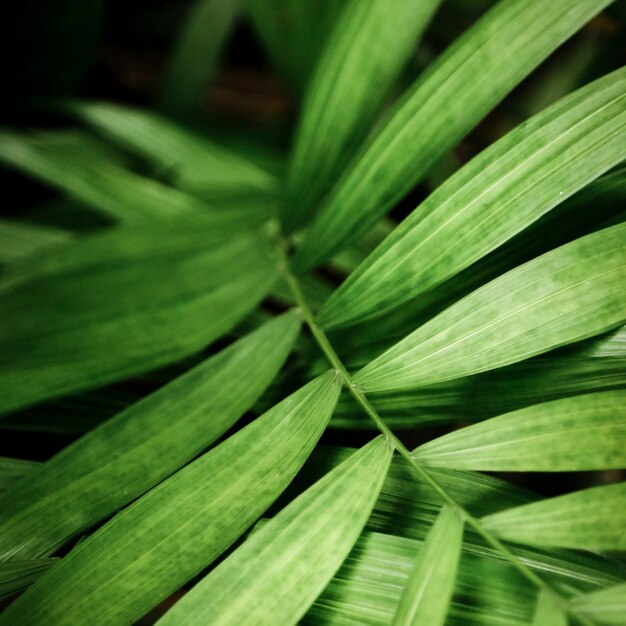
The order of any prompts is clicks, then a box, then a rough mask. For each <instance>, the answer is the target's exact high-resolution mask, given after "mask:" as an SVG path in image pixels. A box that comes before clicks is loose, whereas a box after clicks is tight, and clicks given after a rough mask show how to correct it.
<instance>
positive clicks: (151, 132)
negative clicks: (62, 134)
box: [66, 101, 276, 197]
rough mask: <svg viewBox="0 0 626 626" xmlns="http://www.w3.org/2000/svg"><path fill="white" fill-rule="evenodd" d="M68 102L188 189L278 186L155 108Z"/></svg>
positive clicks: (221, 191) (214, 191)
mask: <svg viewBox="0 0 626 626" xmlns="http://www.w3.org/2000/svg"><path fill="white" fill-rule="evenodd" d="M66 108H67V109H68V110H69V111H70V112H71V113H72V114H74V115H76V116H77V117H79V118H80V119H81V120H83V121H84V122H86V123H87V124H89V125H90V126H92V127H93V128H94V130H96V131H97V132H99V133H102V134H103V135H104V136H105V137H107V138H108V139H110V140H111V141H114V142H115V143H118V144H119V145H120V146H121V147H123V148H125V149H127V150H130V151H132V152H134V153H135V154H137V155H139V156H140V157H142V158H144V159H146V160H147V161H148V162H149V163H150V164H151V165H152V166H153V167H154V168H155V169H156V171H157V173H159V174H160V175H161V176H165V177H166V178H167V179H168V180H171V181H172V183H173V184H174V185H176V186H177V187H179V188H180V189H183V190H185V191H188V192H192V193H197V194H202V195H203V196H206V195H209V194H210V195H211V196H218V197H219V196H220V195H228V194H238V195H240V194H242V193H259V192H269V191H273V190H274V189H275V187H276V180H275V179H274V178H273V177H272V176H271V175H270V174H267V173H266V172H265V171H263V170H262V169H260V168H259V167H257V166H256V165H254V164H253V163H250V162H249V161H248V160H246V159H244V158H241V157H240V156H239V155H237V154H235V153H234V152H233V151H232V150H228V149H227V148H224V147H222V146H220V145H218V144H217V143H215V142H211V141H209V140H208V139H207V138H205V137H203V136H202V135H201V134H200V133H198V132H193V131H191V130H190V129H187V128H185V127H184V126H182V125H179V124H177V123H175V122H173V121H172V120H169V119H167V118H166V117H162V116H159V115H157V114H156V113H153V112H151V111H147V110H142V109H137V108H133V107H130V106H126V105H121V104H115V103H112V102H81V101H72V102H69V103H67V104H66Z"/></svg>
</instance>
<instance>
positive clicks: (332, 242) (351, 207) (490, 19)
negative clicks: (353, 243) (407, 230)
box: [295, 0, 610, 270]
mask: <svg viewBox="0 0 626 626" xmlns="http://www.w3.org/2000/svg"><path fill="white" fill-rule="evenodd" d="M608 4H610V0H575V1H574V2H572V0H553V1H551V2H550V3H546V2H545V1H544V0H501V1H500V2H499V3H498V4H497V5H496V6H495V7H493V8H492V9H491V10H490V11H489V12H488V13H487V14H486V15H484V16H483V17H482V18H481V19H480V20H478V21H477V22H476V23H475V24H474V25H473V26H472V27H471V28H469V29H468V30H467V31H465V33H464V34H463V35H462V36H461V37H459V38H458V39H457V40H456V41H455V42H454V43H453V44H452V45H451V46H450V47H449V48H448V49H447V50H446V51H445V52H444V53H443V54H442V55H441V56H440V57H439V59H438V60H436V61H435V62H434V63H433V64H432V65H431V66H430V67H429V68H428V70H427V71H425V72H424V73H423V75H422V76H421V77H420V78H418V80H417V81H416V83H415V84H414V85H413V87H411V88H410V89H409V91H408V92H407V94H406V95H405V96H404V97H403V98H402V99H401V100H400V102H399V103H398V104H397V106H396V107H395V110H394V111H393V112H392V113H391V114H390V115H389V117H388V121H387V123H386V124H384V125H383V126H382V127H381V129H380V131H379V132H378V133H377V135H376V136H375V137H374V138H373V139H372V140H371V141H370V142H369V144H368V145H367V146H366V147H365V148H364V149H363V151H362V152H361V154H359V155H357V157H356V158H355V159H354V161H353V164H352V167H351V169H349V170H348V171H346V174H345V176H344V177H343V178H342V180H341V181H340V182H339V183H338V184H337V185H336V186H335V188H334V190H333V192H332V193H331V194H330V196H329V197H328V199H327V201H326V202H325V204H324V207H323V209H322V210H321V211H320V213H319V214H318V216H317V219H316V220H315V222H314V224H313V226H312V228H311V229H310V230H309V231H308V233H307V236H306V238H305V240H304V242H303V244H302V247H301V249H300V251H299V253H298V255H297V256H296V258H295V267H296V268H297V269H298V270H304V269H307V268H311V267H313V266H315V265H317V264H319V263H320V262H322V261H324V260H325V259H327V258H329V257H330V256H332V255H333V254H334V253H335V252H337V251H338V250H339V249H340V248H341V247H342V246H343V245H345V243H346V242H347V241H349V240H351V239H355V238H356V237H358V236H359V235H361V234H362V233H364V232H365V231H367V230H368V229H369V228H370V227H371V226H372V225H373V224H375V223H376V222H377V221H378V220H379V219H380V218H381V217H382V216H383V215H385V214H386V213H387V212H388V211H389V210H390V209H391V207H392V206H393V205H394V204H395V203H396V202H398V201H399V200H400V199H401V198H402V197H403V196H404V195H405V194H406V193H407V192H408V191H410V190H411V189H412V188H413V187H414V186H415V185H416V183H418V182H419V181H420V179H421V178H422V177H423V176H424V175H425V174H426V172H427V171H428V170H429V168H430V167H431V166H433V165H434V164H435V163H436V162H437V161H438V160H439V159H440V158H441V157H442V156H443V155H444V154H445V153H446V152H448V150H450V148H452V147H453V146H454V144H455V143H457V142H458V141H459V140H460V139H461V138H462V137H463V136H465V135H466V134H467V133H468V132H469V131H470V130H471V129H472V128H473V127H474V126H475V125H476V124H477V123H478V122H479V121H480V120H481V119H482V118H483V117H484V116H485V114H486V113H488V112H489V111H490V110H491V109H492V108H493V107H494V106H495V105H496V104H497V103H498V102H499V101H500V100H501V99H502V98H503V97H504V96H505V95H506V94H507V93H508V92H509V91H510V90H511V89H512V88H513V87H514V86H515V85H516V84H517V83H519V82H520V81H521V80H522V79H523V78H524V77H525V76H526V75H527V74H528V73H529V72H531V71H532V69H533V68H534V67H535V66H537V65H538V64H539V63H540V62H541V61H542V60H543V59H544V58H546V57H547V56H548V55H549V54H550V53H551V52H552V51H553V50H554V49H555V48H557V47H558V46H559V45H560V44H561V43H562V42H563V41H565V40H566V39H567V38H568V37H569V36H570V35H572V34H573V33H574V32H576V30H578V29H579V28H580V27H581V26H582V25H583V24H584V23H585V22H586V21H587V20H589V19H590V18H592V17H593V16H594V15H595V14H597V13H599V12H600V11H601V10H602V9H603V8H604V7H605V6H606V5H608Z"/></svg>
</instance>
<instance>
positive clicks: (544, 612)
mask: <svg viewBox="0 0 626 626" xmlns="http://www.w3.org/2000/svg"><path fill="white" fill-rule="evenodd" d="M532 626H567V614H566V613H565V611H564V610H563V607H562V606H561V604H560V603H559V602H558V601H557V599H556V598H555V597H554V596H553V595H551V594H547V593H545V592H543V593H541V594H540V595H539V600H537V609H536V611H535V616H534V618H533V623H532Z"/></svg>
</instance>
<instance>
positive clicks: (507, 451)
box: [414, 391, 626, 472]
mask: <svg viewBox="0 0 626 626" xmlns="http://www.w3.org/2000/svg"><path fill="white" fill-rule="evenodd" d="M624 442H626V391H606V392H604V393H592V394H587V395H582V396H576V397H574V398H566V399H564V400H556V401H554V402H546V403H544V404H537V405H535V406H531V407H528V408H526V409H521V410H520V411H515V412H513V413H507V414H506V415H501V416H500V417H494V418H492V419H489V420H486V421H484V422H481V423H480V424H475V425H474V426H468V427H467V428H463V429H461V430H457V431H454V432H451V433H449V434H447V435H444V436H443V437H439V438H438V439H434V440H432V441H429V442H428V443H426V444H424V445H422V446H420V447H419V448H417V449H416V450H415V452H414V455H415V457H416V458H418V459H419V460H420V462H422V463H424V464H426V465H432V466H435V467H447V468H455V469H471V470H487V471H508V472H563V471H575V470H601V469H621V468H625V467H626V446H625V445H624Z"/></svg>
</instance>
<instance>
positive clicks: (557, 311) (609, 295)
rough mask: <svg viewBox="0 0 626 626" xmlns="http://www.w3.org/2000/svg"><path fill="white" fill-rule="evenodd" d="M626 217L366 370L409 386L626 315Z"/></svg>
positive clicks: (488, 292) (385, 386)
mask: <svg viewBox="0 0 626 626" xmlns="http://www.w3.org/2000/svg"><path fill="white" fill-rule="evenodd" d="M625 244H626V224H620V225H617V226H613V227H611V228H607V229H604V230H601V231H599V232H597V233H593V234H591V235H588V236H586V237H583V238H581V239H577V240H576V241H574V242H572V243H569V244H566V245H564V246H561V247H560V248H557V249H556V250H553V251H551V252H548V253H547V254H544V255H542V256H540V257H539V258H537V259H534V260H532V261H530V262H528V263H526V264H524V265H522V266H521V267H518V268H516V269H514V270H512V271H511V272H509V273H507V274H505V275H504V276H502V277H500V278H497V279H496V280H494V281H492V282H490V283H488V284H487V285H485V286H484V287H482V288H481V289H479V290H478V291H475V292H473V293H471V294H470V295H469V296H467V297H466V298H464V299H463V300H461V301H459V302H458V303H457V304H455V305H453V306H452V307H450V308H449V309H447V310H445V311H444V312H443V313H441V314H440V315H438V316H437V317H435V318H434V319H433V320H431V321H430V322H428V323H426V324H424V325H423V326H421V327H420V328H418V329H417V330H416V331H414V332H413V333H411V334H410V335H409V336H408V337H406V338H405V339H403V340H402V341H400V342H399V343H397V344H396V345H395V346H393V347H392V348H390V349H389V350H387V351H386V352H385V353H383V354H382V355H381V356H380V357H378V358H377V359H375V360H374V361H373V362H372V363H370V364H369V365H367V366H366V367H365V368H363V369H362V370H360V371H359V372H358V373H357V374H356V376H355V382H357V383H358V384H359V385H361V386H362V387H363V388H364V389H365V390H367V391H386V390H392V389H407V388H411V387H418V386H421V385H426V384H432V383H435V382H440V381H445V380H451V379H454V378H459V377H461V376H466V375H468V374H473V373H477V372H482V371H486V370H490V369H495V368H497V367H502V366H504V365H508V364H510V363H515V362H517V361H521V360H523V359H526V358H528V357H531V356H534V355H536V354H541V353H543V352H547V351H548V350H551V349H554V348H557V347H559V346H562V345H566V344H568V343H572V342H574V341H579V340H581V339H585V338H587V337H592V336H593V335H597V334H600V333H602V332H605V331H608V330H610V329H612V328H615V327H616V326H618V325H620V324H623V323H624V321H625V320H626V291H625V290H624V285H625V284H626V245H625Z"/></svg>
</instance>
